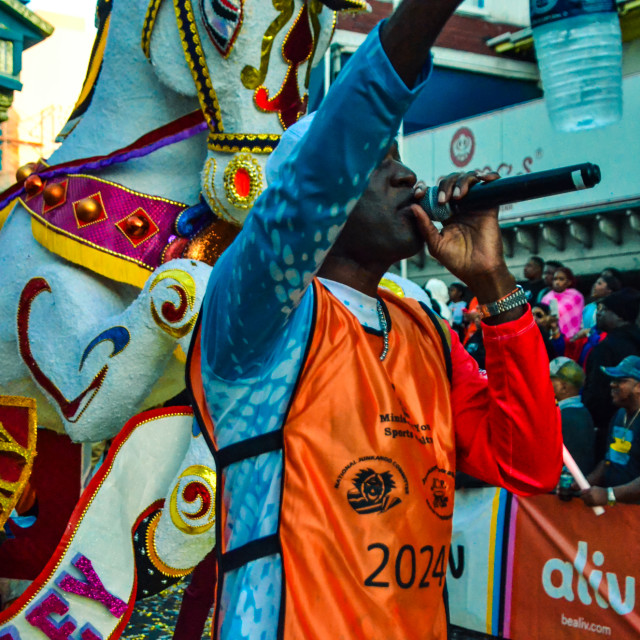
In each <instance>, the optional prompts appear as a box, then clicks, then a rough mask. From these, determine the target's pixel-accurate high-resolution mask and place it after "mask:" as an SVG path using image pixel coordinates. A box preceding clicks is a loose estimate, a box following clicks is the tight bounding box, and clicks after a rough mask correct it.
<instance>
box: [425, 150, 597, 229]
mask: <svg viewBox="0 0 640 640" xmlns="http://www.w3.org/2000/svg"><path fill="white" fill-rule="evenodd" d="M600 178H601V176H600V167H598V165H595V164H591V163H590V162H585V163H583V164H577V165H571V166H568V167H562V168H560V169H551V170H549V171H539V172H537V173H528V174H525V175H522V176H514V177H510V178H501V179H499V180H493V181H491V182H480V183H478V184H475V185H471V186H470V188H469V192H468V193H467V195H466V196H465V197H464V198H461V199H459V200H456V199H453V200H450V201H449V202H446V203H444V204H442V203H440V202H438V193H439V187H429V188H428V189H427V193H426V195H425V196H424V197H423V198H422V199H421V200H420V206H421V207H422V208H423V209H424V210H425V211H426V212H427V214H428V215H429V217H430V218H431V219H432V220H435V221H437V222H445V221H446V220H448V219H449V218H451V217H452V216H454V215H456V214H462V213H470V212H473V211H481V210H485V209H493V208H495V207H499V206H501V205H503V204H512V203H514V202H524V201H525V200H533V199H535V198H546V197H548V196H553V195H558V194H560V193H570V192H572V191H580V190H582V189H590V188H592V187H595V186H596V185H597V184H598V183H599V182H600Z"/></svg>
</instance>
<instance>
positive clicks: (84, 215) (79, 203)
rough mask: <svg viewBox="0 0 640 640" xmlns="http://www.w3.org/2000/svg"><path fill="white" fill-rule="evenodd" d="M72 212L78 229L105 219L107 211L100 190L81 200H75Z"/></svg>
mask: <svg viewBox="0 0 640 640" xmlns="http://www.w3.org/2000/svg"><path fill="white" fill-rule="evenodd" d="M73 213H74V215H75V217H76V224H77V225H78V229H82V227H87V226H89V225H90V224H95V223H96V222H102V221H103V220H106V219H107V213H106V211H105V210H104V203H103V202H102V196H101V195H100V192H98V193H94V194H93V195H92V196H88V197H87V198H83V199H82V200H76V201H75V202H74V203H73Z"/></svg>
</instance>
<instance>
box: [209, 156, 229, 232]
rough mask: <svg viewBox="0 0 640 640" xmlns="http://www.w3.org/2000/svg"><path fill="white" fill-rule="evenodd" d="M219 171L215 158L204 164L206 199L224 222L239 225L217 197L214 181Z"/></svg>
mask: <svg viewBox="0 0 640 640" xmlns="http://www.w3.org/2000/svg"><path fill="white" fill-rule="evenodd" d="M217 170H218V164H217V163H216V159H215V158H209V159H208V160H207V161H206V162H205V164H204V171H203V175H204V177H203V181H202V186H203V188H204V197H205V199H206V201H207V204H208V205H209V208H210V209H211V211H213V213H214V214H215V215H216V216H217V217H218V218H220V219H221V220H224V221H225V222H230V223H231V224H237V222H236V221H235V220H234V219H233V216H232V215H231V214H230V213H229V212H228V211H227V209H226V208H225V207H224V205H223V204H222V202H220V200H219V199H218V196H217V195H216V188H215V184H214V180H215V177H216V171H217Z"/></svg>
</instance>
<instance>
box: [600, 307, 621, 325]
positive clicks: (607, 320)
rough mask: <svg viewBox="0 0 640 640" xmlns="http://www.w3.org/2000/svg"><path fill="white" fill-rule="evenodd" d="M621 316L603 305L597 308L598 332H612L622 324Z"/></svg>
mask: <svg viewBox="0 0 640 640" xmlns="http://www.w3.org/2000/svg"><path fill="white" fill-rule="evenodd" d="M621 322H622V321H621V319H620V316H618V314H617V313H614V312H613V311H611V310H610V309H607V307H605V306H604V305H603V304H602V303H600V304H598V306H597V307H596V329H597V330H598V331H610V330H611V329H614V328H615V327H617V326H618V325H619V324H620V323H621Z"/></svg>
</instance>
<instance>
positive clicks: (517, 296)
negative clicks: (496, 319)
mask: <svg viewBox="0 0 640 640" xmlns="http://www.w3.org/2000/svg"><path fill="white" fill-rule="evenodd" d="M525 304H527V296H526V294H525V292H524V289H523V288H522V287H521V286H520V285H518V286H517V287H516V288H515V289H514V290H513V291H511V292H510V293H508V294H507V295H506V296H503V297H502V298H500V299H499V300H496V301H495V302H489V303H488V304H481V305H480V306H479V307H478V309H479V310H480V313H481V314H482V317H483V318H490V317H491V316H497V315H498V314H500V313H504V312H505V311H511V309H515V308H517V307H521V306H522V305H525Z"/></svg>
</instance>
